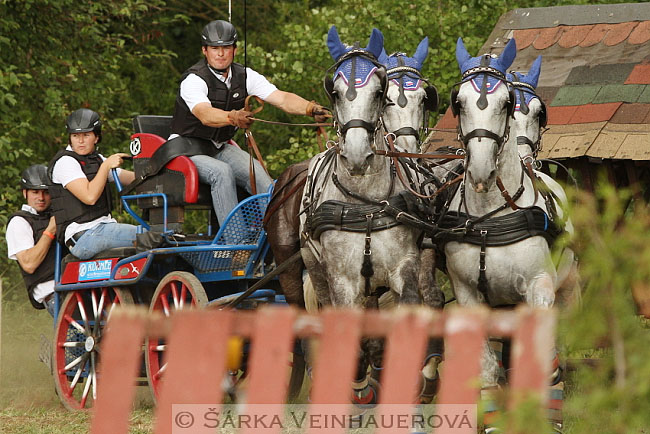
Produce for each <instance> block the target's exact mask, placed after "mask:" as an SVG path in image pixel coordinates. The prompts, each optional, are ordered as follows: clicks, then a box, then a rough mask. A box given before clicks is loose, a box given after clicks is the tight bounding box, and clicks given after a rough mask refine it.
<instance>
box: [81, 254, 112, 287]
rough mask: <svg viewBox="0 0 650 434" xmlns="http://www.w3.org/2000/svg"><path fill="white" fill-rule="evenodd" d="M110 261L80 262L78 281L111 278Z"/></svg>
mask: <svg viewBox="0 0 650 434" xmlns="http://www.w3.org/2000/svg"><path fill="white" fill-rule="evenodd" d="M112 265H113V260H112V259H103V260H98V261H90V262H82V263H80V264H79V275H78V276H79V277H78V278H79V281H80V282H85V281H88V280H101V279H108V278H109V277H111V267H112Z"/></svg>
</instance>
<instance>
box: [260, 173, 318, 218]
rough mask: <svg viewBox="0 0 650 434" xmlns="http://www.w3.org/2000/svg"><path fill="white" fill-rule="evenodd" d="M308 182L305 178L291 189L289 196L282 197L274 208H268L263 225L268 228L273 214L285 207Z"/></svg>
mask: <svg viewBox="0 0 650 434" xmlns="http://www.w3.org/2000/svg"><path fill="white" fill-rule="evenodd" d="M306 170H307V169H305V171H306ZM303 172H304V171H303ZM306 182H307V177H306V176H305V177H304V178H302V179H301V180H300V181H298V182H297V183H296V185H294V186H293V187H291V189H290V190H289V191H288V192H287V194H285V195H284V196H282V199H280V200H278V201H277V202H276V203H274V204H273V206H272V207H270V208H267V210H266V214H264V220H262V224H263V225H264V226H266V224H267V223H268V221H269V219H270V218H271V216H272V215H273V214H275V213H276V211H277V210H278V209H280V207H281V206H282V205H283V204H284V203H285V202H286V201H287V200H289V198H290V197H291V196H293V195H294V194H295V193H296V192H297V191H298V190H301V189H302V188H303V186H304V185H305V183H306Z"/></svg>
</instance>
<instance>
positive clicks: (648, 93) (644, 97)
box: [636, 86, 650, 104]
mask: <svg viewBox="0 0 650 434" xmlns="http://www.w3.org/2000/svg"><path fill="white" fill-rule="evenodd" d="M636 102H638V103H644V104H647V103H650V86H646V87H645V90H644V91H643V92H642V93H641V95H639V99H637V100H636Z"/></svg>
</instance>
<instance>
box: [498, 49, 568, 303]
mask: <svg viewBox="0 0 650 434" xmlns="http://www.w3.org/2000/svg"><path fill="white" fill-rule="evenodd" d="M541 67H542V56H538V57H537V59H535V61H534V62H533V64H532V65H531V67H530V70H529V71H528V72H527V73H524V72H517V71H510V72H509V73H508V74H507V79H508V81H509V82H510V83H509V84H510V87H511V88H512V89H513V91H514V94H515V111H514V116H513V118H512V119H511V121H510V134H511V135H512V136H514V137H515V139H516V141H517V149H518V153H519V157H520V158H521V159H522V162H523V163H524V165H526V166H528V165H531V166H533V165H534V163H535V161H536V159H537V154H538V152H539V151H540V150H541V138H542V137H541V131H542V129H543V128H545V127H546V121H547V114H546V105H545V104H544V102H543V101H542V99H541V98H540V97H539V96H538V95H537V93H536V88H537V82H538V80H539V75H540V72H541ZM535 176H537V177H538V179H539V181H540V182H541V185H542V186H543V187H542V188H548V189H550V191H551V192H552V193H553V194H552V196H553V198H554V200H555V202H556V205H557V212H558V216H559V217H560V219H565V226H564V230H565V231H566V232H567V233H568V234H569V235H571V236H572V235H573V233H574V228H573V224H572V223H571V220H570V219H569V218H565V213H566V209H567V197H566V193H565V192H564V189H563V188H562V186H561V185H560V184H558V182H557V181H555V180H554V179H553V178H552V177H550V176H548V175H547V174H546V173H544V172H540V171H537V170H535ZM556 269H557V275H558V278H557V280H558V282H559V283H558V290H557V292H556V299H555V304H556V305H558V306H560V307H564V306H569V305H573V304H576V303H579V302H580V299H581V288H580V282H579V280H580V279H579V275H578V263H577V258H576V256H575V253H574V252H573V250H571V249H570V248H564V249H563V250H562V253H561V255H560V257H559V259H558V260H557V262H556Z"/></svg>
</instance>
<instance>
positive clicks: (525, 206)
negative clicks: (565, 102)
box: [439, 39, 563, 387]
mask: <svg viewBox="0 0 650 434" xmlns="http://www.w3.org/2000/svg"><path fill="white" fill-rule="evenodd" d="M515 54H516V47H515V41H514V39H513V40H511V41H510V42H509V43H508V44H507V45H506V47H505V49H504V51H503V53H502V54H501V55H500V56H499V57H493V56H490V55H483V56H479V57H472V56H470V55H469V53H468V52H467V50H466V49H465V46H464V45H463V42H462V39H459V40H458V44H457V49H456V57H457V61H458V65H459V67H460V70H461V73H462V80H461V82H460V83H458V89H454V90H453V91H452V95H451V105H452V111H453V113H454V115H457V116H459V123H458V136H459V140H460V142H461V145H462V146H463V148H464V150H465V153H466V154H465V172H464V179H463V182H462V184H461V185H460V187H459V189H458V190H457V192H456V194H455V195H454V197H453V199H452V200H451V202H450V206H449V209H448V210H446V212H444V213H443V216H442V218H441V219H440V221H439V226H440V227H441V229H442V230H441V232H440V234H439V239H440V240H441V241H442V243H443V244H444V253H445V257H446V265H447V271H448V273H449V277H450V279H451V282H452V286H453V289H454V293H455V295H456V298H457V300H458V302H459V303H460V304H462V305H475V304H479V303H483V302H486V303H487V304H489V305H490V306H492V307H498V306H508V305H514V304H518V303H521V302H526V303H527V304H530V305H532V306H538V307H551V306H553V303H554V301H555V292H556V290H557V287H558V279H557V272H556V269H555V267H554V265H553V261H552V258H551V247H550V245H551V244H552V242H553V241H554V240H555V238H556V237H557V236H558V235H559V234H560V233H561V232H562V225H563V223H562V222H561V219H560V217H559V216H558V214H557V210H556V206H555V201H554V200H553V199H550V200H548V197H549V193H548V192H546V191H545V189H540V188H538V184H537V181H536V177H535V175H534V174H533V173H531V171H529V170H527V169H526V167H525V166H524V165H523V164H522V162H521V160H520V158H519V154H518V150H517V141H516V136H515V135H514V134H512V131H511V124H510V121H511V119H512V117H513V114H514V108H515V107H514V105H515V95H514V93H513V92H512V91H511V89H509V88H508V83H507V80H506V70H507V68H508V67H509V66H510V65H511V64H512V61H513V60H514V57H515ZM486 350H487V351H486V353H485V355H484V357H483V370H482V380H483V385H484V386H485V387H491V386H495V385H496V384H497V380H498V374H499V370H498V365H497V362H496V356H495V354H494V352H493V351H491V350H490V349H489V348H488V347H487V345H486ZM550 353H551V349H550V348H549V354H550Z"/></svg>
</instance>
